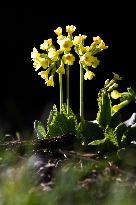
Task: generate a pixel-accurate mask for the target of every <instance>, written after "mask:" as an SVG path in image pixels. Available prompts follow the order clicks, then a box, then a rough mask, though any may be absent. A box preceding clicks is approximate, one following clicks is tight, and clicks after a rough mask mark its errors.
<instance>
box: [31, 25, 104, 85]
mask: <svg viewBox="0 0 136 205" xmlns="http://www.w3.org/2000/svg"><path fill="white" fill-rule="evenodd" d="M75 30H76V27H75V26H73V25H71V26H69V25H68V26H66V33H67V35H66V36H64V35H63V34H62V28H61V27H58V28H57V29H56V30H54V32H55V34H56V35H57V44H58V45H59V47H58V49H56V47H55V46H54V44H53V41H52V39H51V38H50V39H48V40H44V42H43V43H42V44H41V45H40V49H41V50H42V51H43V53H39V52H38V50H37V49H36V48H33V51H32V52H31V58H32V61H33V67H34V68H35V70H36V71H39V69H41V68H42V70H40V72H38V75H40V76H41V78H43V79H44V80H45V84H46V85H47V86H54V80H53V77H54V75H55V73H56V72H57V73H58V74H62V75H63V74H65V65H68V66H71V65H73V64H74V61H75V56H74V55H73V54H72V48H74V49H73V50H75V52H76V53H77V54H78V56H79V62H80V64H82V66H83V68H84V69H85V71H86V72H85V75H84V79H85V80H87V79H89V80H91V79H92V78H93V77H94V76H95V74H94V73H93V72H92V71H91V70H90V69H89V67H92V68H96V67H97V66H98V65H99V62H100V61H99V60H98V58H97V57H96V56H95V55H96V54H97V53H98V52H100V51H102V50H104V49H107V48H108V46H106V45H105V43H104V42H103V40H102V39H101V38H100V37H99V36H97V37H93V43H92V44H91V45H90V46H84V40H85V39H86V38H87V36H85V35H81V34H79V35H78V36H73V32H74V31H75Z"/></svg>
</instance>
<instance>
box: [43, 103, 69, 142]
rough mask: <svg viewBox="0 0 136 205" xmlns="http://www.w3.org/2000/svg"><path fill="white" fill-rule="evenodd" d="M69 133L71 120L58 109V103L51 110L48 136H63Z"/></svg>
mask: <svg viewBox="0 0 136 205" xmlns="http://www.w3.org/2000/svg"><path fill="white" fill-rule="evenodd" d="M67 133H69V122H68V119H67V118H66V116H65V115H64V114H63V113H62V114H60V112H59V111H58V110H57V107H56V105H54V106H53V110H51V111H50V115H49V118H48V121H47V137H48V138H51V137H55V136H61V135H64V134H67Z"/></svg>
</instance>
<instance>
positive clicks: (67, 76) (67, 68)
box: [66, 65, 69, 116]
mask: <svg viewBox="0 0 136 205" xmlns="http://www.w3.org/2000/svg"><path fill="white" fill-rule="evenodd" d="M66 78H67V115H68V116H69V65H66Z"/></svg>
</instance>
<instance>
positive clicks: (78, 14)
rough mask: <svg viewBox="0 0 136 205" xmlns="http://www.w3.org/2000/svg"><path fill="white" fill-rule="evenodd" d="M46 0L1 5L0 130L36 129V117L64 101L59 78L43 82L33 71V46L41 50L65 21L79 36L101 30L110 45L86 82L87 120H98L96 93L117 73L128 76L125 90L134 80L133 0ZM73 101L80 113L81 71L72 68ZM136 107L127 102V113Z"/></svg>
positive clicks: (124, 85) (63, 26) (95, 33)
mask: <svg viewBox="0 0 136 205" xmlns="http://www.w3.org/2000/svg"><path fill="white" fill-rule="evenodd" d="M61 6H62V9H61V7H60V6H58V8H57V7H56V6H55V5H49V4H48V5H46V6H42V5H41V7H39V8H22V9H21V8H15V7H12V8H9V7H3V8H1V9H0V27H1V29H0V33H1V34H0V35H1V38H0V41H1V42H0V45H1V59H0V95H1V97H0V130H2V131H3V132H8V133H14V132H17V131H19V132H23V131H24V130H29V131H30V132H31V131H32V129H33V122H34V120H35V119H37V120H43V121H44V120H45V119H46V118H47V116H48V114H49V111H50V109H51V108H52V105H53V104H54V103H55V104H57V106H59V92H58V89H59V87H58V79H57V77H56V78H55V87H54V88H52V87H46V86H45V85H44V81H43V80H42V79H41V78H40V77H39V76H38V75H37V73H36V72H35V71H34V68H33V66H32V62H31V51H32V49H33V47H36V48H37V49H38V47H39V45H40V44H41V43H42V42H43V40H45V39H48V38H50V37H52V38H54V40H55V37H56V35H55V34H54V32H53V30H54V29H56V28H57V27H58V26H61V27H62V28H63V29H64V30H65V26H67V25H75V26H76V28H77V29H76V32H75V35H76V34H77V35H78V34H79V33H81V34H85V35H87V36H88V40H87V42H91V41H92V37H93V36H97V35H99V36H100V37H101V38H102V39H103V40H104V42H105V43H106V45H108V46H109V48H108V49H107V50H105V51H103V52H102V53H101V54H100V55H99V59H100V60H101V63H100V65H99V66H98V68H97V69H96V71H95V73H96V78H94V80H92V81H91V82H90V81H84V87H85V89H84V105H85V117H86V119H88V120H89V119H90V120H93V119H94V118H95V117H96V111H97V104H96V103H97V93H98V91H99V89H100V88H101V87H102V86H103V84H104V81H105V80H106V79H107V78H112V72H115V73H118V74H119V75H120V76H122V77H123V80H122V82H120V91H125V89H126V87H128V86H132V88H133V89H135V88H136V84H135V69H136V66H135V59H136V57H135V48H136V46H135V44H136V43H135V42H136V37H135V36H136V35H135V34H136V33H135V31H134V30H135V24H136V20H135V19H136V18H135V17H136V16H135V13H134V12H133V5H131V8H130V7H129V5H125V7H124V4H123V5H122V6H121V7H119V6H118V5H112V3H111V4H109V7H108V8H106V7H101V5H100V4H97V5H93V6H92V5H90V6H89V5H88V4H86V5H84V4H82V5H80V8H79V7H78V6H77V5H76V6H75V8H74V7H73V6H68V5H61ZM70 75H71V78H70V96H71V98H70V105H71V107H72V109H73V110H74V112H75V113H76V114H77V115H79V101H78V98H79V72H78V69H74V68H73V69H72V68H71V72H70ZM132 108H133V111H134V110H136V107H135V105H133V104H132V106H131V108H130V107H129V106H128V108H127V112H128V113H132V112H131V111H132Z"/></svg>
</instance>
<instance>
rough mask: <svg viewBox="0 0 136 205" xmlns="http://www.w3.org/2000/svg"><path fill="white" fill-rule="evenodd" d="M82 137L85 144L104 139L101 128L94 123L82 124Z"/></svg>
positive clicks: (86, 122)
mask: <svg viewBox="0 0 136 205" xmlns="http://www.w3.org/2000/svg"><path fill="white" fill-rule="evenodd" d="M82 136H83V140H84V142H85V144H88V143H90V142H91V141H94V140H96V139H102V138H103V137H104V135H103V130H102V128H101V127H100V126H99V124H98V123H96V122H94V121H85V122H84V124H83V127H82Z"/></svg>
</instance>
